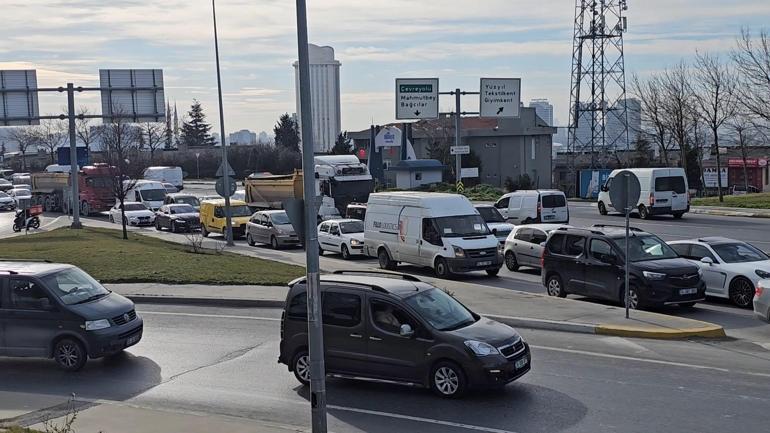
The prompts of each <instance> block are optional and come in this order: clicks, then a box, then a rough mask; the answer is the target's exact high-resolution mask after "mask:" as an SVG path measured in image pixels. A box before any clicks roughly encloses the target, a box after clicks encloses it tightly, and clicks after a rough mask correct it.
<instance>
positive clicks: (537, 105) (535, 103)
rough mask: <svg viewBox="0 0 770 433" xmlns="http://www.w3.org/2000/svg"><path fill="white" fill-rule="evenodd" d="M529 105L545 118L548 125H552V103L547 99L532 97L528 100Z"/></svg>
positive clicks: (539, 115)
mask: <svg viewBox="0 0 770 433" xmlns="http://www.w3.org/2000/svg"><path fill="white" fill-rule="evenodd" d="M529 107H530V108H534V109H535V113H537V116H538V117H540V118H541V119H543V120H545V122H546V123H547V124H548V126H553V105H551V103H550V102H548V100H547V99H533V100H531V101H529Z"/></svg>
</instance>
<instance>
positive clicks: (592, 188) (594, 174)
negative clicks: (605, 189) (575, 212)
mask: <svg viewBox="0 0 770 433" xmlns="http://www.w3.org/2000/svg"><path fill="white" fill-rule="evenodd" d="M610 173H612V170H606V169H602V170H580V198H586V199H593V198H599V188H601V186H602V185H604V184H605V183H607V179H609V178H610Z"/></svg>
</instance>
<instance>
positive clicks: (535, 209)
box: [495, 190, 569, 225]
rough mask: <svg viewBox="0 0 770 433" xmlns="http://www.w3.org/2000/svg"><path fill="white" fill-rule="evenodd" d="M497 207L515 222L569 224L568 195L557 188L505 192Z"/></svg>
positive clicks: (508, 219)
mask: <svg viewBox="0 0 770 433" xmlns="http://www.w3.org/2000/svg"><path fill="white" fill-rule="evenodd" d="M495 207H496V208H497V210H499V211H500V213H501V214H502V215H503V218H505V220H506V221H508V222H510V223H513V224H516V225H518V224H536V223H538V224H539V223H547V224H569V207H568V206H567V197H566V196H565V195H564V193H563V192H561V191H557V190H522V191H515V192H512V193H508V194H505V195H504V196H502V197H500V200H498V201H497V203H495Z"/></svg>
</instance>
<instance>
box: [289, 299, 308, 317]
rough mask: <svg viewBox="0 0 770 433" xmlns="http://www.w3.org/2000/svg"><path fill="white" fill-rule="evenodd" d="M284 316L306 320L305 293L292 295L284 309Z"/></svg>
mask: <svg viewBox="0 0 770 433" xmlns="http://www.w3.org/2000/svg"><path fill="white" fill-rule="evenodd" d="M286 316H287V317H289V318H292V319H302V320H307V293H306V292H302V293H299V294H297V295H294V297H293V298H291V301H289V306H288V307H287V308H286Z"/></svg>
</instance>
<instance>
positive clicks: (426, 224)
mask: <svg viewBox="0 0 770 433" xmlns="http://www.w3.org/2000/svg"><path fill="white" fill-rule="evenodd" d="M422 238H423V239H424V240H425V242H427V243H429V244H431V245H437V246H441V245H442V242H441V235H440V234H439V232H438V230H437V229H436V224H435V223H434V222H433V219H432V218H424V219H423V220H422Z"/></svg>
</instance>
